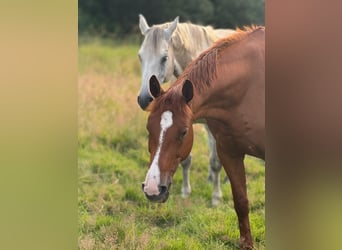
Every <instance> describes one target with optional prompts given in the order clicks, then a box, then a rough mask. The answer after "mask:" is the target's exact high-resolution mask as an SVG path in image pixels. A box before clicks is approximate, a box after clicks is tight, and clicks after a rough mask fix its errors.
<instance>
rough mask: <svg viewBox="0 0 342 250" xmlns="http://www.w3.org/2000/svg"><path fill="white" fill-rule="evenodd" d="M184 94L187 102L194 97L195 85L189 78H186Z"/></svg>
mask: <svg viewBox="0 0 342 250" xmlns="http://www.w3.org/2000/svg"><path fill="white" fill-rule="evenodd" d="M182 94H183V96H184V98H185V101H186V102H187V103H188V102H190V101H191V100H192V98H193V97H194V87H193V85H192V82H190V81H189V80H185V82H184V84H183V88H182Z"/></svg>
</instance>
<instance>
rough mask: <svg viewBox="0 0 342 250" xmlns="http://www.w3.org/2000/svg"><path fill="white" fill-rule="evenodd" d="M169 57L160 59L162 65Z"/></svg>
mask: <svg viewBox="0 0 342 250" xmlns="http://www.w3.org/2000/svg"><path fill="white" fill-rule="evenodd" d="M168 58H169V57H168V56H163V57H162V59H161V62H162V63H165V62H166V61H167V59H168Z"/></svg>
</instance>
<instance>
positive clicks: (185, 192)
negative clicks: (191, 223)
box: [181, 154, 191, 198]
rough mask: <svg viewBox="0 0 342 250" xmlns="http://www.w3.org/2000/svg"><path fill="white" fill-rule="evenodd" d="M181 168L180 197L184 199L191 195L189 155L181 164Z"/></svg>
mask: <svg viewBox="0 0 342 250" xmlns="http://www.w3.org/2000/svg"><path fill="white" fill-rule="evenodd" d="M181 165H182V167H183V184H182V197H183V198H186V197H188V196H189V195H190V193H191V186H190V166H191V154H189V156H188V157H187V158H186V159H185V160H184V161H182V162H181Z"/></svg>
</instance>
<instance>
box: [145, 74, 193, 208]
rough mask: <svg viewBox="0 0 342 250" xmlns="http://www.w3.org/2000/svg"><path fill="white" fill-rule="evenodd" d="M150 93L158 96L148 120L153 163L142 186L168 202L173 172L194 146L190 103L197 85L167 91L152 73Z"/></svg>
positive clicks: (152, 197)
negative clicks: (194, 87)
mask: <svg viewBox="0 0 342 250" xmlns="http://www.w3.org/2000/svg"><path fill="white" fill-rule="evenodd" d="M150 93H151V95H152V96H153V97H154V98H156V99H155V100H154V103H153V105H152V110H151V113H150V115H149V118H148V122H147V130H148V133H149V139H148V150H149V152H150V164H149V165H150V166H149V170H148V172H147V174H146V179H145V182H144V183H143V185H142V187H143V191H144V193H145V195H146V197H147V198H148V199H149V200H151V201H154V202H165V201H166V200H167V198H168V196H169V187H170V185H171V182H172V177H173V174H174V173H175V171H176V169H177V166H178V164H179V163H180V162H181V161H182V160H184V159H185V158H186V157H187V156H188V155H189V153H190V151H191V148H192V143H193V129H192V112H191V109H190V107H189V105H188V103H189V101H190V100H191V99H192V97H193V86H192V83H191V82H190V81H185V83H184V84H182V85H178V86H174V87H172V88H170V89H169V90H168V91H167V92H164V91H163V90H162V89H161V87H160V84H159V82H158V80H157V78H156V77H155V76H152V77H151V79H150Z"/></svg>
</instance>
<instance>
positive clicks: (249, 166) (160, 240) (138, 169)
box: [78, 40, 265, 249]
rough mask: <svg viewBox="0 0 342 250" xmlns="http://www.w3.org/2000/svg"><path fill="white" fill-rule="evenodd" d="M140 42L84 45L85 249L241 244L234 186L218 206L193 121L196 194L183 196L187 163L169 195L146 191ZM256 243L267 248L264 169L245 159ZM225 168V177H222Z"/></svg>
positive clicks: (81, 200)
mask: <svg viewBox="0 0 342 250" xmlns="http://www.w3.org/2000/svg"><path fill="white" fill-rule="evenodd" d="M138 49H139V45H138V44H132V43H128V44H121V45H120V44H117V43H115V42H113V43H108V42H106V43H102V42H101V40H94V41H93V42H88V43H84V44H80V45H79V103H78V104H79V112H78V121H79V142H78V143H79V150H78V154H79V163H78V165H79V186H78V193H79V197H78V205H79V206H78V207H79V211H78V212H79V240H78V242H79V248H80V249H227V248H228V249H238V242H239V230H238V226H237V218H236V214H235V211H234V205H233V202H232V194H231V188H230V185H229V184H222V191H223V202H222V204H221V205H220V206H218V207H215V208H213V207H212V206H211V205H210V204H211V194H212V185H211V184H210V183H207V182H206V178H207V174H208V147H207V141H206V140H207V139H206V132H205V130H204V128H203V127H202V126H201V125H197V124H196V125H195V142H194V147H193V151H192V154H193V165H192V169H191V176H190V178H191V184H192V194H191V196H190V197H189V198H188V199H182V198H181V195H180V190H181V182H182V176H181V169H179V170H178V171H177V172H176V174H175V176H174V180H173V185H172V188H171V193H170V197H169V200H168V201H167V202H166V203H164V204H152V203H150V202H148V201H147V199H146V198H145V196H144V194H143V192H142V191H141V182H142V181H143V180H144V178H145V175H146V171H147V167H148V160H149V154H148V150H147V131H146V129H145V126H146V121H147V116H148V114H147V113H146V112H142V111H141V110H140V108H139V107H138V105H137V103H136V96H137V93H138V90H139V87H140V65H139V61H138V58H137V52H138ZM245 163H246V172H247V184H248V195H249V201H250V220H251V228H252V235H253V237H254V241H255V243H254V244H255V249H264V248H265V185H264V183H265V169H264V163H263V162H262V161H260V160H258V159H255V158H251V157H247V158H246V160H245ZM224 175H225V174H224V171H223V170H222V172H221V179H222V180H223V178H224Z"/></svg>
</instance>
